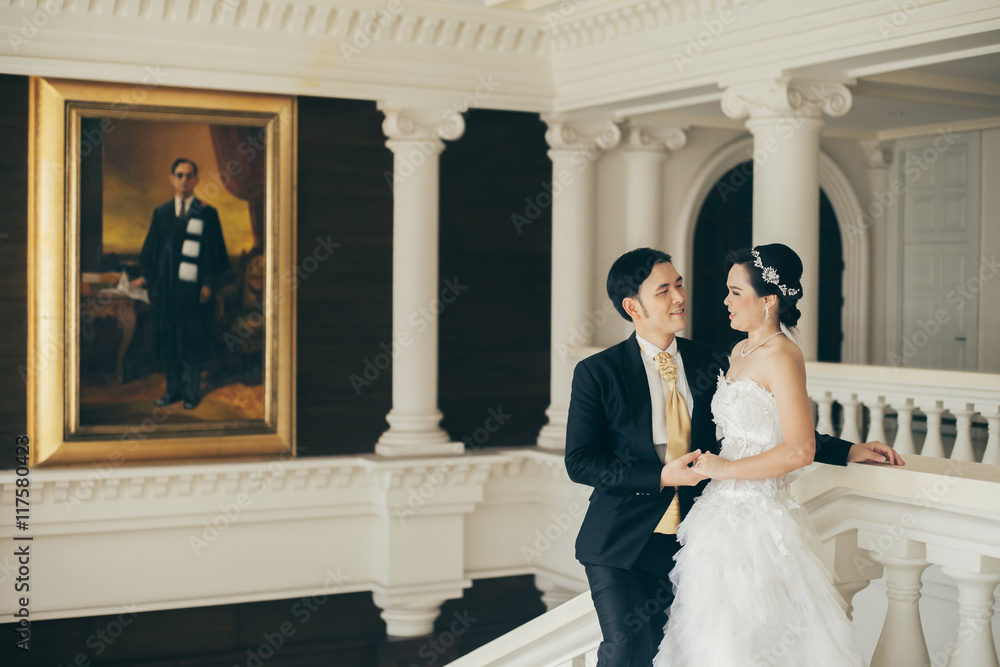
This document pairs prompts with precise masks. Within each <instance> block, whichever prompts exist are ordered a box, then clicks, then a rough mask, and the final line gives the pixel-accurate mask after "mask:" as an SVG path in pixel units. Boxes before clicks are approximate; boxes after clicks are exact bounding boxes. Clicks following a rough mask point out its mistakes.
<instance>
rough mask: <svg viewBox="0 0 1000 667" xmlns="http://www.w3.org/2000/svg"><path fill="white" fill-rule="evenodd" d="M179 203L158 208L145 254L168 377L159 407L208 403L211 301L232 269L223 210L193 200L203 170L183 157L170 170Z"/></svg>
mask: <svg viewBox="0 0 1000 667" xmlns="http://www.w3.org/2000/svg"><path fill="white" fill-rule="evenodd" d="M170 184H171V185H172V186H173V188H174V198H173V199H172V200H170V201H168V202H166V203H164V204H162V205H160V206H158V207H157V208H156V210H154V211H153V220H152V222H151V223H150V225H149V232H148V233H147V234H146V240H145V242H144V243H143V244H142V253H141V254H140V256H139V268H140V276H139V277H138V278H136V279H135V280H133V281H132V286H133V287H141V286H142V285H146V286H147V287H148V288H149V292H150V303H151V305H152V307H153V311H154V312H153V315H154V318H155V328H154V332H155V335H154V341H155V342H154V349H155V352H156V357H157V359H159V360H160V361H162V362H163V364H164V367H165V370H166V374H167V391H166V393H165V394H164V395H163V396H161V397H160V398H158V399H156V404H157V405H160V406H163V405H168V404H170V403H174V402H176V401H179V400H181V399H182V398H183V399H184V408H185V409H186V410H192V409H194V408H195V407H197V405H198V403H199V402H200V401H201V367H202V364H204V363H205V361H206V360H207V359H208V358H209V357H211V356H212V353H213V352H214V349H213V348H214V343H215V335H214V329H215V318H214V310H213V308H212V304H211V302H210V299H211V298H212V294H213V293H215V291H216V289H217V288H218V287H219V284H220V282H221V281H222V280H223V278H224V277H225V275H226V273H227V272H228V271H229V256H228V254H227V253H226V242H225V240H224V239H223V236H222V226H221V225H220V224H219V213H218V211H216V210H215V208H213V207H212V206H209V205H208V204H206V203H204V202H202V201H200V200H199V199H198V198H197V197H195V196H194V188H195V186H196V185H198V165H196V164H195V163H194V162H192V161H191V160H188V159H186V158H177V159H176V160H174V163H173V165H172V166H171V168H170Z"/></svg>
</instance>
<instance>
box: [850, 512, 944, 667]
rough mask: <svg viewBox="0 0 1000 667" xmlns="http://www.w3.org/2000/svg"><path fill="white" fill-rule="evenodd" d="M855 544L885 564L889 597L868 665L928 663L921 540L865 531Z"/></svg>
mask: <svg viewBox="0 0 1000 667" xmlns="http://www.w3.org/2000/svg"><path fill="white" fill-rule="evenodd" d="M858 543H859V544H862V545H866V546H868V548H869V549H870V550H871V555H872V558H874V559H875V560H876V561H878V562H879V563H881V564H882V565H883V566H884V567H885V571H886V582H885V587H886V597H887V598H889V608H888V610H887V611H886V613H885V622H884V623H883V625H882V634H880V635H879V638H878V644H876V646H875V653H874V654H872V661H871V667H897V666H898V665H927V664H929V663H930V655H929V654H928V652H927V642H926V641H924V629H923V626H922V625H921V624H920V609H919V607H918V602H919V601H920V587H921V581H920V578H921V575H922V574H923V572H924V570H925V569H927V566H928V565H930V563H928V562H927V557H926V553H927V548H926V547H925V546H924V544H922V543H920V542H914V541H912V540H908V539H905V538H903V539H900V540H896V539H895V538H893V537H891V536H890V535H887V534H884V533H875V532H872V531H867V530H865V531H861V530H859V531H858Z"/></svg>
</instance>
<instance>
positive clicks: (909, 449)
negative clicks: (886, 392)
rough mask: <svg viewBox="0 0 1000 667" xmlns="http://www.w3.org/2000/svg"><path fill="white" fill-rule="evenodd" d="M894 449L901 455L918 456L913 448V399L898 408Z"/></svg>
mask: <svg viewBox="0 0 1000 667" xmlns="http://www.w3.org/2000/svg"><path fill="white" fill-rule="evenodd" d="M892 448H893V449H895V450H896V451H897V452H899V453H900V454H916V453H917V450H916V449H915V448H914V446H913V399H912V398H908V399H906V403H905V404H904V405H901V406H899V407H898V408H896V439H895V441H893V443H892Z"/></svg>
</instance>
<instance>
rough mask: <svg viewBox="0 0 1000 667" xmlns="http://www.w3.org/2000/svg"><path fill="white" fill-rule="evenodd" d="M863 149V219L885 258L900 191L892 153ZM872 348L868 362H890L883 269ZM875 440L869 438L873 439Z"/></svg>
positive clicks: (876, 284) (874, 276)
mask: <svg viewBox="0 0 1000 667" xmlns="http://www.w3.org/2000/svg"><path fill="white" fill-rule="evenodd" d="M861 148H862V149H863V150H864V152H865V157H866V158H867V159H866V167H867V174H868V185H869V187H870V188H871V203H870V204H869V205H868V208H867V209H866V210H865V215H864V217H863V218H862V219H863V221H864V224H865V225H867V226H868V227H869V229H870V230H871V237H870V238H871V244H872V246H871V248H872V252H871V257H885V253H886V252H887V248H886V244H887V240H886V225H887V224H888V216H887V213H888V210H889V206H890V204H892V202H893V201H894V200H895V199H896V198H897V197H898V194H899V193H898V192H895V193H894V192H892V191H891V187H890V185H889V169H890V167H891V166H892V150H891V149H890V148H888V147H887V146H884V145H882V144H880V143H879V142H877V141H862V142H861ZM897 183H898V185H897V187H898V188H899V189H900V191H902V183H899V182H898V181H897ZM870 275H871V291H872V292H871V312H870V313H869V318H870V319H869V322H871V327H872V328H871V335H870V336H869V338H868V340H869V341H871V349H870V352H869V355H868V361H869V362H871V363H875V364H885V363H888V356H887V355H886V351H885V313H886V307H887V306H886V299H887V296H886V290H887V289H888V287H887V286H886V280H885V269H884V267H879V268H878V269H876V270H873V271H872V272H871V273H870ZM871 439H872V438H869V440H871Z"/></svg>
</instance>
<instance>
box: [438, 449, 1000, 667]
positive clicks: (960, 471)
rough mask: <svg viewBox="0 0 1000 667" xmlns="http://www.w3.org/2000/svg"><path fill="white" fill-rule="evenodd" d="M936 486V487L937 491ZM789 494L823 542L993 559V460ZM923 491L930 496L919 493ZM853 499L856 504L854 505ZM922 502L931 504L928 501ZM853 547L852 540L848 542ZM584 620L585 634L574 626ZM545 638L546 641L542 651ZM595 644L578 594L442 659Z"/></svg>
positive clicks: (466, 662)
mask: <svg viewBox="0 0 1000 667" xmlns="http://www.w3.org/2000/svg"><path fill="white" fill-rule="evenodd" d="M939 483H940V485H941V489H943V490H941V489H938V486H939ZM792 492H793V495H794V496H795V498H796V500H798V501H799V502H801V503H802V504H803V505H804V506H805V507H807V509H809V510H810V512H811V513H815V512H819V513H821V514H822V515H823V516H822V520H821V521H818V522H817V523H818V525H817V528H818V529H819V531H820V534H821V536H822V537H825V538H827V539H831V538H835V537H836V536H837V535H842V534H848V533H851V531H854V532H856V531H858V530H859V529H864V530H868V531H873V530H874V531H876V532H879V533H883V534H885V535H886V536H887V537H891V538H892V540H894V541H898V540H906V539H913V540H917V541H921V542H922V543H923V542H924V541H926V543H927V544H936V545H937V546H939V547H941V548H944V549H957V550H959V551H961V552H965V553H968V554H969V555H970V556H971V555H973V554H976V555H979V556H982V557H986V558H996V557H998V556H1000V542H998V541H997V539H996V536H995V533H993V534H990V531H988V530H984V524H986V523H990V522H994V523H995V522H996V520H997V519H998V518H1000V469H997V467H996V466H993V465H987V464H982V463H971V462H966V461H952V460H948V459H941V458H937V457H928V456H917V455H912V456H910V457H908V458H907V465H906V466H904V467H890V466H873V465H861V464H849V465H848V467H847V468H846V469H844V468H838V467H835V466H823V465H817V466H816V467H814V468H809V469H807V470H806V471H804V473H803V474H802V475H800V476H799V477H797V478H796V479H795V481H794V482H793V483H792ZM925 492H930V493H932V494H937V496H938V497H936V498H925ZM859 496H861V497H862V498H861V500H863V501H864V502H861V503H858V502H857V499H858V497H859ZM927 500H933V501H934V502H933V504H929V503H928V502H927ZM841 502H843V504H840V503H841ZM833 505H836V506H835V507H830V506H833ZM900 508H903V509H904V511H905V509H906V508H911V510H912V511H910V512H906V515H909V517H908V518H907V519H905V520H904V519H901V518H900V516H899V515H898V513H899V510H900ZM831 514H832V515H836V516H831ZM906 515H904V516H906ZM816 518H820V517H816ZM942 519H944V521H943V522H942ZM949 519H950V520H949ZM942 525H946V526H948V527H949V529H951V530H952V531H953V532H954V531H958V532H961V531H963V529H971V530H969V534H968V535H964V536H962V537H964V538H966V539H957V537H958V535H955V534H953V535H949V534H947V533H948V531H945V532H944V533H941V535H940V539H928V532H927V531H928V530H931V529H932V528H933V527H934V526H938V527H940V526H942ZM883 529H884V530H883ZM851 534H853V533H851ZM991 537H992V538H993V539H991ZM880 546H884V545H880ZM853 548H854V549H857V548H858V545H857V544H856V543H855V545H854V547H853ZM856 553H859V554H866V556H865V557H866V558H867V554H868V552H867V551H864V550H860V551H857V552H856ZM839 559H840V560H847V561H850V560H851V559H849V558H839ZM838 576H839V573H838ZM588 622H589V624H590V625H589V628H590V630H589V632H590V633H591V634H590V635H587V634H586V632H583V631H582V630H583V628H584V627H586V624H587V623H588ZM546 641H548V642H551V643H552V646H551V647H550V648H549V650H548V651H547V652H545V653H544V654H543V652H542V648H543V647H544V646H545V643H546ZM599 641H600V628H599V625H598V624H597V616H596V612H595V611H594V607H593V603H592V601H591V599H590V594H589V592H586V593H582V594H580V595H579V596H577V597H575V598H573V599H572V600H570V601H569V602H566V603H565V604H563V605H561V606H559V607H556V608H555V609H553V610H552V611H550V612H548V613H546V614H543V615H542V616H539V617H538V618H535V619H533V620H532V621H530V622H529V623H527V624H525V625H523V626H521V627H519V628H516V629H514V630H513V631H511V632H510V633H508V634H506V635H503V636H502V637H499V638H498V639H496V640H494V641H492V642H490V643H489V644H486V645H485V646H483V647H481V648H479V649H477V650H476V651H473V652H472V653H469V654H467V655H465V656H463V657H462V658H460V659H459V660H457V661H455V662H452V663H450V664H451V665H452V666H453V667H501V666H512V665H532V666H533V667H553V666H555V665H570V664H573V665H576V664H583V663H582V657H583V656H584V655H585V654H586V653H588V652H590V651H592V650H593V649H594V648H595V647H596V646H597V645H598V643H599ZM574 642H575V644H574ZM576 660H579V662H576Z"/></svg>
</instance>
